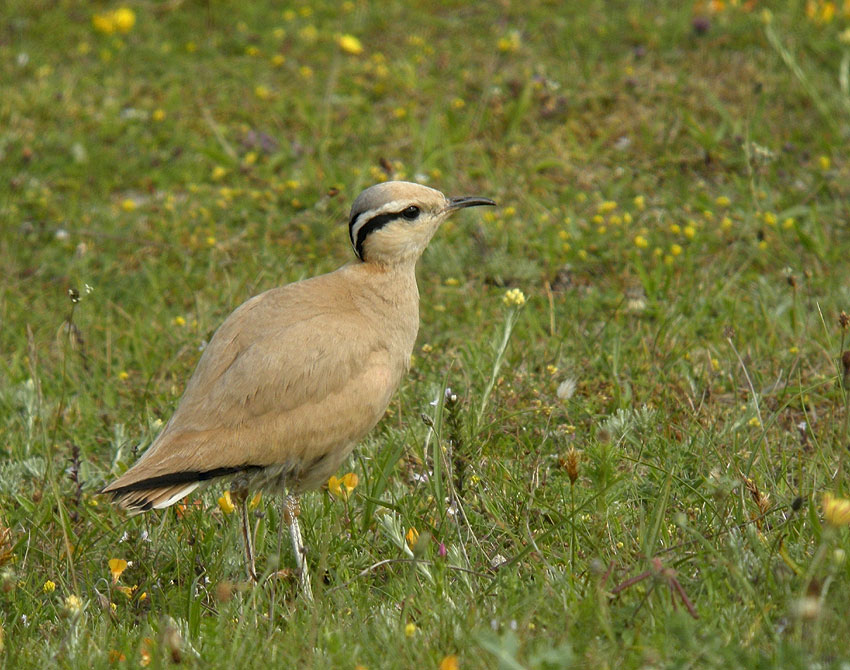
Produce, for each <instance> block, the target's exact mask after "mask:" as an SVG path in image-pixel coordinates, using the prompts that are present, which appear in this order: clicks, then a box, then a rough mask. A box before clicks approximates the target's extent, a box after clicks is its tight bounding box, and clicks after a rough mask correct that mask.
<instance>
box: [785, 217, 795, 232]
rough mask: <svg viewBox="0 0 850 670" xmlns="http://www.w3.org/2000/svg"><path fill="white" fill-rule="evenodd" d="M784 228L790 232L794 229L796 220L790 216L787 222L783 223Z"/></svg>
mask: <svg viewBox="0 0 850 670" xmlns="http://www.w3.org/2000/svg"><path fill="white" fill-rule="evenodd" d="M782 227H783V228H785V230H788V229H789V228H793V227H794V219H792V218H791V217H790V216H789V217H788V218H787V219H785V220H784V221H783V222H782Z"/></svg>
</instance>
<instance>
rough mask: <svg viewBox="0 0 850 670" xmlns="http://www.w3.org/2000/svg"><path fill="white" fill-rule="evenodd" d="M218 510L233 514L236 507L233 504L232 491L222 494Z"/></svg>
mask: <svg viewBox="0 0 850 670" xmlns="http://www.w3.org/2000/svg"><path fill="white" fill-rule="evenodd" d="M218 508H219V509H220V510H221V511H222V512H224V513H225V514H233V511H234V510H235V509H236V505H234V504H233V500H231V498H230V491H225V492H224V493H222V494H221V497H220V498H219V499H218Z"/></svg>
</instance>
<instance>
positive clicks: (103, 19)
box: [91, 12, 115, 35]
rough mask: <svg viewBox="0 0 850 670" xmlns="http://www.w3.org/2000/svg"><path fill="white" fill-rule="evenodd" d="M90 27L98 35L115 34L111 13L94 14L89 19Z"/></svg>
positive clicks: (113, 18) (113, 19)
mask: <svg viewBox="0 0 850 670" xmlns="http://www.w3.org/2000/svg"><path fill="white" fill-rule="evenodd" d="M91 24H92V27H93V28H94V29H95V30H96V31H97V32H99V33H103V34H104V35H111V34H112V33H114V32H115V17H114V14H113V13H112V12H107V13H106V14H95V15H94V16H92V17H91Z"/></svg>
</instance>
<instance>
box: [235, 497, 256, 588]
mask: <svg viewBox="0 0 850 670" xmlns="http://www.w3.org/2000/svg"><path fill="white" fill-rule="evenodd" d="M240 498H241V499H242V503H241V504H240V505H239V508H240V509H241V511H242V543H243V544H244V546H245V571H246V572H247V573H248V579H250V580H251V581H252V582H256V581H257V570H256V568H255V567H254V547H253V546H252V543H251V527H250V525H249V523H248V496H247V495H241V496H240Z"/></svg>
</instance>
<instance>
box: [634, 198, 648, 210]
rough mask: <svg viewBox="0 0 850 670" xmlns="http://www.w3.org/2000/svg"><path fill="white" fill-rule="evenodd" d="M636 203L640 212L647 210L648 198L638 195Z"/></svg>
mask: <svg viewBox="0 0 850 670" xmlns="http://www.w3.org/2000/svg"><path fill="white" fill-rule="evenodd" d="M634 203H635V207H637V208H638V209H639V210H644V209H646V198H644V197H643V196H642V195H636V196H635V199H634Z"/></svg>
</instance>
